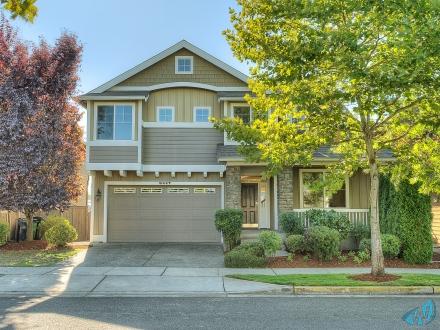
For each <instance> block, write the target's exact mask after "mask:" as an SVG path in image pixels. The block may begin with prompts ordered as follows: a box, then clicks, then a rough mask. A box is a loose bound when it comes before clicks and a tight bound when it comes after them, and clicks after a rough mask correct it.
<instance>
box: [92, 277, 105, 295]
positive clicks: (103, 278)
mask: <svg viewBox="0 0 440 330" xmlns="http://www.w3.org/2000/svg"><path fill="white" fill-rule="evenodd" d="M106 278H107V275H104V276H103V277H102V279H101V280H100V281H99V282H98V283H96V285H95V286H94V287H93V288H92V289H91V290H90V291H89V292H88V293H87V295H88V294H89V293H91V292H93V291H94V290H95V289H96V288H97V287H98V285H100V284H101V283H102V281H104V280H105V279H106Z"/></svg>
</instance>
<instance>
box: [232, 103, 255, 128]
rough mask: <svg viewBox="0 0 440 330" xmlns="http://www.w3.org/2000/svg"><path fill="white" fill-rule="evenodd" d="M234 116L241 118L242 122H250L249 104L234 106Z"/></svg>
mask: <svg viewBox="0 0 440 330" xmlns="http://www.w3.org/2000/svg"><path fill="white" fill-rule="evenodd" d="M233 111H234V117H237V118H241V120H243V123H244V124H250V123H251V119H252V118H251V108H250V107H249V106H234V107H233Z"/></svg>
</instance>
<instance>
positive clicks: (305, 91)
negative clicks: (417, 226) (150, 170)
mask: <svg viewBox="0 0 440 330" xmlns="http://www.w3.org/2000/svg"><path fill="white" fill-rule="evenodd" d="M238 4H239V10H233V9H231V21H232V24H233V29H230V30H227V31H225V35H226V38H227V40H228V42H229V43H230V45H231V47H232V50H233V52H234V54H235V56H236V57H237V58H238V59H240V60H242V61H248V62H249V63H250V64H251V66H252V68H251V77H250V80H249V86H250V89H251V90H252V92H253V94H254V97H249V96H248V97H247V101H248V102H249V103H250V104H251V106H252V108H253V111H254V118H255V120H254V121H253V123H252V124H251V125H244V124H243V122H241V121H240V120H238V119H225V120H222V121H218V122H217V123H216V127H218V128H220V129H223V130H225V131H226V132H227V134H228V135H229V136H230V137H232V138H234V139H235V140H237V141H239V142H241V151H242V152H243V153H244V154H245V155H246V156H248V157H249V159H251V160H261V161H264V162H266V163H267V164H268V170H269V172H270V173H276V172H277V171H279V170H280V169H281V168H282V167H284V166H291V165H293V164H295V165H310V163H311V161H312V158H313V152H314V151H316V150H317V149H318V147H320V146H322V145H330V146H332V150H333V151H334V152H336V153H338V154H339V155H340V160H339V161H338V162H335V163H334V164H332V165H330V166H329V169H330V170H331V171H330V174H329V175H328V176H326V180H327V181H329V182H328V183H327V184H330V182H331V189H332V190H334V189H336V188H337V187H338V186H339V187H340V186H342V184H343V181H344V180H343V179H344V176H345V175H352V174H353V173H354V172H355V171H356V170H358V169H364V170H366V171H368V172H369V174H370V178H371V187H370V190H371V193H370V205H371V236H372V245H373V247H372V265H373V267H372V271H373V273H375V274H379V273H381V272H383V271H384V267H383V255H382V251H381V244H380V231H379V214H378V205H377V204H378V203H377V199H378V188H379V182H378V180H379V172H390V173H391V174H392V177H393V180H402V179H405V178H407V179H409V180H410V182H411V183H415V182H419V184H420V190H421V191H423V192H425V193H427V192H430V191H438V190H440V143H439V142H440V138H439V136H440V128H439V127H440V115H439V113H440V112H439V100H440V79H439V73H440V43H439V42H438V40H439V38H440V12H439V6H438V4H437V2H434V1H432V0H417V1H414V0H402V1H367V0H356V1H354V0H350V1H340V0H316V1H288V0H238ZM268 112H269V113H268ZM385 150H387V151H388V152H389V153H388V154H390V152H392V155H393V156H394V161H393V162H392V164H390V163H387V162H385V161H383V157H381V152H384V151H385Z"/></svg>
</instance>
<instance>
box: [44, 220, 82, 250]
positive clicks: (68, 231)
mask: <svg viewBox="0 0 440 330" xmlns="http://www.w3.org/2000/svg"><path fill="white" fill-rule="evenodd" d="M45 237H46V240H47V243H49V244H50V245H54V246H58V247H64V246H66V245H67V243H71V242H73V241H75V240H76V239H77V238H78V233H77V231H76V229H75V227H73V226H72V225H71V224H70V223H67V224H66V223H58V224H56V225H55V226H53V227H50V228H49V229H48V230H47V231H46V233H45Z"/></svg>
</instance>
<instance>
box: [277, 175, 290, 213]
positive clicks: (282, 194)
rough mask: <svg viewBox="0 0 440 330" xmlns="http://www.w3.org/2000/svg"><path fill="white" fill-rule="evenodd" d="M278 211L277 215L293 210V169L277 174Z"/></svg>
mask: <svg viewBox="0 0 440 330" xmlns="http://www.w3.org/2000/svg"><path fill="white" fill-rule="evenodd" d="M278 209H279V215H280V214H282V213H284V212H288V211H292V210H293V169H292V168H291V167H286V168H284V169H283V170H282V171H281V172H280V173H278Z"/></svg>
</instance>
